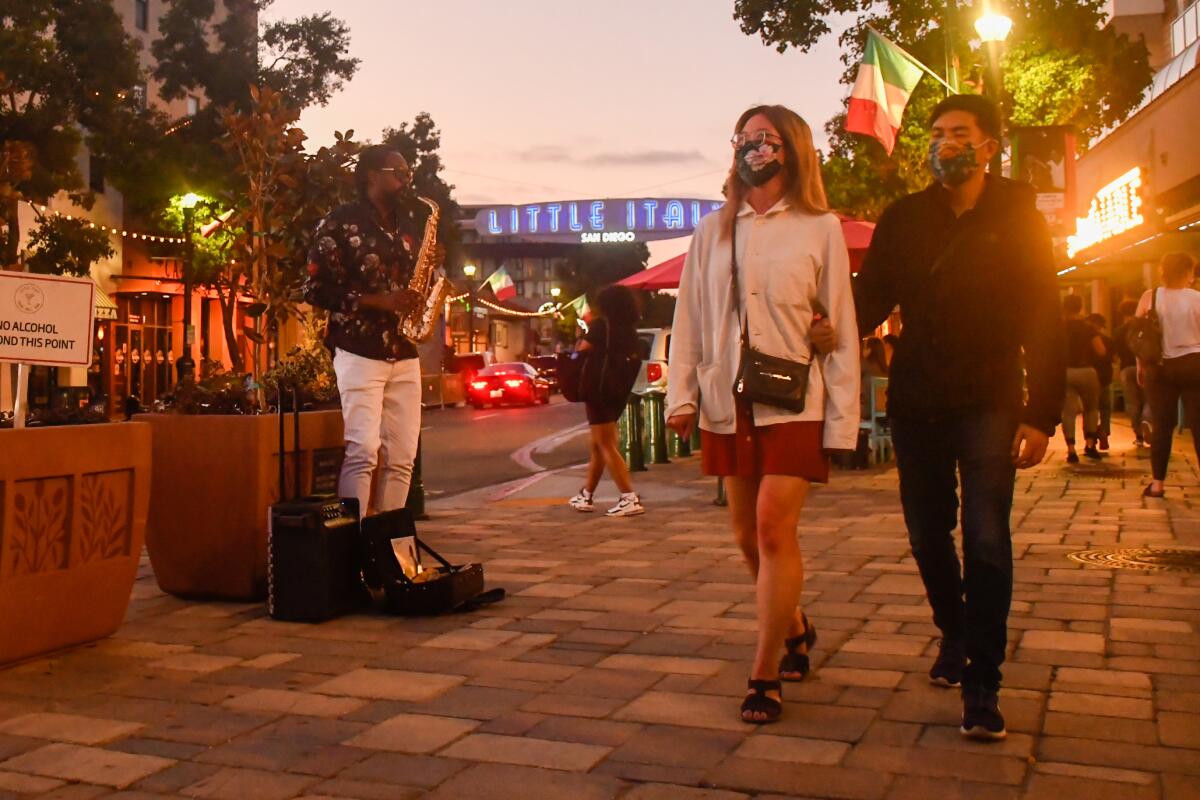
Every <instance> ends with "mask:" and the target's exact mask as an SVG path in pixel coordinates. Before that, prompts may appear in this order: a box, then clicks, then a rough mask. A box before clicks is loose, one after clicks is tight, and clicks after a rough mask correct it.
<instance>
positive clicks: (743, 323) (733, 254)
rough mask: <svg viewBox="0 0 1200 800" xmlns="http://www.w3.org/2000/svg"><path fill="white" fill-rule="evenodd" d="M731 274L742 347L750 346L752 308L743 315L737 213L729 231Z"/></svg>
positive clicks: (734, 309)
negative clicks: (739, 279)
mask: <svg viewBox="0 0 1200 800" xmlns="http://www.w3.org/2000/svg"><path fill="white" fill-rule="evenodd" d="M729 276H730V283H731V286H732V289H733V312H734V313H735V314H736V315H737V318H738V327H740V328H741V337H742V347H748V346H749V344H750V334H749V331H748V327H749V325H750V319H749V317H750V309H746V316H745V317H743V316H742V290H741V287H740V285H739V283H738V263H737V215H736V214H735V215H734V217H733V225H732V228H731V230H730V232H729Z"/></svg>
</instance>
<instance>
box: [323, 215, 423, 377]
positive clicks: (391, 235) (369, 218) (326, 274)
mask: <svg viewBox="0 0 1200 800" xmlns="http://www.w3.org/2000/svg"><path fill="white" fill-rule="evenodd" d="M414 202H415V201H414ZM414 202H403V203H402V204H401V205H400V207H399V209H398V210H397V224H396V229H395V230H394V231H389V230H387V229H385V227H384V225H383V224H382V222H381V221H380V218H379V213H378V212H377V211H376V210H375V207H374V206H373V205H371V203H370V202H369V201H367V200H360V201H357V202H354V203H347V204H346V205H344V206H341V207H339V208H337V209H335V210H334V211H333V212H332V213H331V214H329V216H327V217H325V219H323V220H321V224H320V225H318V226H317V231H316V235H315V237H314V241H313V246H312V251H311V252H310V253H309V257H308V279H307V281H306V283H305V288H304V295H305V298H306V299H307V300H308V302H310V303H312V304H313V305H314V306H317V307H319V308H324V309H326V310H328V311H329V330H328V332H327V334H326V336H325V344H326V345H327V346H328V347H329V348H330V349H331V350H333V349H334V348H338V349H341V350H346V351H347V352H350V353H354V354H355V355H360V356H363V357H365V358H374V359H377V360H380V361H399V360H401V359H405V358H416V356H417V349H416V347H415V346H414V345H413V343H412V342H410V341H408V340H407V339H405V338H404V337H403V336H401V335H400V333H399V330H398V327H399V324H400V319H399V315H397V314H396V313H394V312H391V311H383V310H381V309H375V308H360V307H359V305H358V301H359V298H361V297H362V296H363V295H368V294H376V293H380V292H394V291H398V290H400V289H404V288H406V287H407V286H408V282H409V280H410V279H411V278H412V274H413V267H414V265H415V263H416V256H417V248H418V247H419V243H420V239H421V235H422V233H423V232H424V224H425V217H426V216H427V214H425V213H422V212H421V210H419V209H418V208H417V207H416V205H415V204H414Z"/></svg>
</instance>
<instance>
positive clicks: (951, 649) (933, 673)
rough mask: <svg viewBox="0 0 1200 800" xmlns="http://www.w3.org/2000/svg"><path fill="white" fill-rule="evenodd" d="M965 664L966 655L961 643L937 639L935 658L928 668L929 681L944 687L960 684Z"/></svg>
mask: <svg viewBox="0 0 1200 800" xmlns="http://www.w3.org/2000/svg"><path fill="white" fill-rule="evenodd" d="M966 666H967V656H966V653H964V652H963V646H962V644H961V643H959V642H951V641H948V640H946V639H939V640H938V657H937V660H936V661H934V662H933V666H932V667H930V668H929V682H930V683H932V684H933V685H935V686H945V687H946V688H951V687H954V686H961V685H962V677H963V668H964V667H966Z"/></svg>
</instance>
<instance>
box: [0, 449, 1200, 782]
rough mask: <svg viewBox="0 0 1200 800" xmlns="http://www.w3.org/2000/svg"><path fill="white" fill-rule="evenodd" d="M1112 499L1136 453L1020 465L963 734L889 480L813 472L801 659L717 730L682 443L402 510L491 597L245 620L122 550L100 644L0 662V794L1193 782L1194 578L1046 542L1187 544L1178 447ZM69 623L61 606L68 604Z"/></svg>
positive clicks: (730, 700) (747, 615)
mask: <svg viewBox="0 0 1200 800" xmlns="http://www.w3.org/2000/svg"><path fill="white" fill-rule="evenodd" d="M1178 452H1179V453H1180V454H1181V455H1180V457H1177V458H1176V461H1175V464H1174V467H1175V470H1174V476H1175V477H1174V481H1173V483H1172V485H1170V486H1169V490H1170V495H1169V499H1168V500H1167V501H1148V502H1147V501H1143V500H1142V498H1141V497H1140V492H1141V489H1142V486H1143V482H1142V481H1143V479H1144V473H1145V470H1146V459H1145V455H1144V454H1141V455H1138V454H1135V453H1134V451H1133V449H1132V446H1131V444H1130V442H1129V438H1128V436H1125V437H1124V438H1121V437H1118V438H1117V441H1116V442H1115V443H1114V456H1113V458H1111V459H1109V460H1108V462H1107V463H1106V464H1105V465H1104V466H1103V467H1102V468H1093V467H1084V468H1082V469H1081V470H1079V471H1071V472H1068V470H1067V469H1066V468H1065V466H1063V464H1062V454H1061V453H1055V454H1053V456H1052V458H1051V460H1050V461H1049V462H1048V463H1047V464H1046V465H1043V466H1042V467H1040V468H1039V469H1037V470H1035V471H1033V472H1031V473H1027V474H1024V475H1023V476H1022V477H1021V479H1020V484H1019V488H1018V499H1017V506H1016V510H1015V515H1014V525H1015V537H1014V543H1015V549H1016V552H1017V555H1018V559H1019V560H1018V562H1017V569H1016V592H1015V603H1014V608H1013V615H1012V619H1011V623H1010V627H1011V643H1010V656H1011V659H1010V661H1009V663H1008V664H1007V666H1006V667H1005V677H1006V685H1005V689H1004V692H1003V694H1002V709H1003V710H1004V712H1005V714H1006V716H1007V718H1008V726H1009V731H1010V733H1009V737H1008V739H1007V741H1005V742H1003V743H999V744H992V745H985V744H978V743H969V742H965V741H963V740H962V739H961V738H960V736H959V734H958V731H957V723H958V714H959V700H958V696H957V693H956V692H953V691H949V690H940V689H937V688H934V687H931V686H930V685H929V684H928V682H927V680H926V677H925V673H926V670H927V669H928V666H929V663H930V659H931V657H932V653H933V652H934V650H935V637H936V633H937V632H936V630H935V628H934V627H933V626H932V624H931V623H930V621H929V612H928V610H927V608H926V605H925V602H924V598H923V596H922V589H921V585H920V582H919V579H918V578H917V575H916V568H915V566H914V564H913V562H912V560H911V558H910V556H909V554H908V547H907V542H906V539H905V534H904V526H903V522H902V520H901V516H900V513H899V505H898V500H897V497H896V478H895V473H894V471H892V470H878V471H872V472H868V473H849V474H847V473H841V474H837V475H835V479H834V482H833V483H832V484H831V485H830V486H828V487H824V488H821V489H819V490H817V491H815V492H814V494H813V496H812V500H811V501H810V504H809V507H808V508H807V510H806V511H805V514H804V517H803V520H802V526H801V527H802V532H801V538H802V542H803V547H804V551H805V554H806V560H807V564H806V566H807V570H808V583H807V585H806V588H805V600H806V608H807V610H808V613H809V615H810V616H811V617H812V619H813V620H814V622H815V624H816V625H817V627H818V629H819V631H820V641H819V642H818V645H817V648H816V653H815V659H814V662H815V670H814V672H813V674H812V675H811V676H810V680H808V681H806V682H805V683H803V684H800V685H787V687H786V690H785V693H786V700H787V708H786V711H785V716H784V719H783V721H782V722H780V723H779V724H777V725H773V726H768V727H764V728H758V729H756V728H752V727H751V726H748V725H743V724H742V723H740V722H739V721H738V717H737V708H738V703H739V699H738V698H739V697H740V695H741V694H742V693H743V691H744V686H745V679H746V676H747V670H748V668H749V661H750V657H751V652H752V643H753V639H754V632H753V631H754V622H753V611H754V609H753V591H752V587H751V585H750V582H749V580H748V576H747V575H746V573H745V570H744V568H743V567H742V565H741V564H740V562H739V558H738V554H737V552H736V551H735V549H734V547H733V545H732V542H731V540H730V536H729V534H728V529H727V526H726V523H725V517H724V511H723V510H722V509H717V508H714V507H713V506H712V505H711V503H710V502H709V501H710V500H711V496H712V488H713V487H712V483H711V481H709V480H701V479H700V478H699V476H698V474H697V472H696V465H695V462H696V459H690V460H689V461H687V462H682V463H675V464H672V465H669V466H658V467H654V468H653V469H652V470H651V471H650V472H649V473H641V474H639V475H638V476H637V477H638V478H639V479H640V481H639V486H640V488H642V489H643V490H644V495H645V496H646V498H647V499H648V503H649V507H650V511H649V512H648V513H647V514H646V516H644V517H641V518H632V519H624V520H609V519H605V518H603V517H602V516H601V515H592V516H585V515H579V514H575V513H574V512H572V511H570V510H569V509H567V508H566V507H564V506H562V505H561V504H559V503H555V504H554V505H551V503H553V502H554V498H555V497H556V496H557V497H559V498H560V499H561V498H565V496H566V495H567V494H570V493H571V491H573V489H574V488H575V483H576V482H577V480H578V478H577V475H576V474H571V473H568V474H567V475H566V476H565V477H564V476H561V475H556V476H551V477H549V478H547V479H546V480H545V481H541V482H539V483H538V484H535V485H532V486H530V487H527V488H525V489H523V490H521V491H515V492H513V493H511V494H509V495H508V496H507V497H506V499H503V500H499V501H497V502H492V503H490V504H487V505H484V506H482V507H478V508H462V507H459V508H456V507H455V505H454V503H449V504H445V505H444V506H443V507H442V510H440V511H439V512H438V513H437V516H436V518H435V519H434V520H433V521H432V522H430V523H427V524H426V526H425V529H424V530H425V531H426V533H427V535H428V536H429V538H430V539H431V540H432V541H433V542H434V543H435V544H436V545H437V546H438V547H440V548H442V549H444V550H446V551H450V552H453V553H455V554H458V555H460V556H463V557H467V556H470V557H473V558H481V559H483V560H484V561H485V562H486V564H487V570H488V574H489V578H490V579H491V582H492V583H495V584H500V585H503V586H506V587H507V588H508V589H509V590H510V592H511V593H512V596H511V598H510V599H508V600H507V601H506V602H504V603H502V604H500V605H497V606H494V607H492V608H490V609H487V610H485V611H482V612H478V613H475V614H471V615H463V616H452V617H443V618H437V619H420V620H404V619H394V618H388V617H383V616H357V617H351V618H345V619H340V620H336V621H333V622H329V623H326V624H323V625H315V626H308V625H296V624H283V623H276V622H273V621H271V620H270V619H269V618H267V617H266V616H265V612H264V608H263V607H262V606H260V605H231V604H220V603H207V604H202V603H189V602H184V601H181V600H178V599H175V598H172V597H168V596H164V595H162V594H161V593H159V592H158V590H157V588H156V586H155V584H154V582H153V577H152V576H151V575H150V574H149V573H148V570H147V571H144V574H143V576H142V578H141V579H139V582H138V584H137V586H136V588H135V600H134V603H133V607H132V609H131V611H130V614H129V618H128V620H127V622H126V624H125V626H124V627H123V628H122V629H121V630H120V632H119V633H118V634H117V635H116V636H115V637H113V638H112V639H109V640H107V641H104V642H101V643H98V644H96V645H94V646H90V647H84V648H80V649H77V650H74V651H71V652H68V653H65V654H62V655H59V656H56V657H53V658H47V659H42V660H38V661H34V662H31V663H27V664H24V665H19V666H16V667H13V668H9V669H8V670H4V671H0V797H10V796H11V797H24V796H27V795H28V796H44V797H61V798H93V797H122V798H151V797H161V796H163V795H178V796H186V797H200V798H229V799H230V800H244V799H246V798H251V799H253V800H259V799H262V800H271V799H272V798H291V797H311V798H315V797H344V798H389V800H390V799H391V798H410V797H422V796H428V797H432V798H480V799H481V800H487V798H530V799H531V800H539V799H540V798H547V799H549V798H556V799H557V798H570V799H571V800H576V799H578V800H590V799H591V798H596V799H597V800H599V799H600V798H618V797H619V798H624V799H625V800H650V799H652V798H663V799H667V798H672V799H673V798H680V799H681V800H691V799H693V798H694V799H695V800H700V799H701V798H713V799H714V800H718V799H719V800H725V799H727V798H728V799H730V800H732V798H739V797H746V796H756V797H763V798H766V797H784V796H786V797H837V798H866V799H867V800H873V799H875V798H938V800H942V799H945V798H960V797H961V798H972V800H990V799H991V798H1010V797H1033V798H1053V800H1067V799H1068V798H1096V799H1097V800H1099V799H1101V798H1130V799H1131V800H1142V799H1143V798H1144V799H1145V800H1151V798H1165V799H1166V800H1183V799H1184V798H1197V797H1200V680H1198V679H1197V675H1198V674H1200V636H1198V635H1197V626H1198V625H1200V575H1196V574H1191V573H1184V572H1160V573H1150V572H1137V571H1111V570H1104V569H1096V568H1088V567H1084V566H1082V565H1081V564H1078V563H1076V562H1073V561H1070V560H1068V559H1067V557H1066V556H1067V554H1068V553H1069V552H1072V551H1076V550H1082V549H1086V548H1093V547H1109V546H1130V547H1133V546H1142V545H1155V546H1170V545H1173V544H1176V545H1185V546H1186V545H1191V546H1196V545H1200V519H1198V517H1197V512H1196V511H1195V510H1193V502H1194V501H1195V500H1196V498H1197V496H1198V494H1197V490H1196V489H1195V488H1183V487H1184V485H1186V486H1188V487H1195V486H1196V485H1197V484H1198V483H1200V480H1198V476H1197V473H1196V469H1195V463H1194V459H1187V460H1186V461H1185V460H1184V458H1183V456H1182V453H1183V450H1182V448H1181V449H1179V450H1178ZM80 611H81V613H86V609H81V610H80Z"/></svg>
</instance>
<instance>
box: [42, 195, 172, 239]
mask: <svg viewBox="0 0 1200 800" xmlns="http://www.w3.org/2000/svg"><path fill="white" fill-rule="evenodd" d="M25 202H27V203H29V206H30V207H31V208H33V209H34V210H35V211H38V212H39V213H41V214H49V215H51V216H54V217H62V218H63V219H66V220H68V221H72V222H73V221H74V220H75V217H74V216H72V215H71V214H63V213H61V212H59V211H55V210H53V209H51V208H49V207H47V206H39V205H38V204H37V203H31V202H29V201H28V200H26V201H25ZM80 221H81V222H82V221H84V220H83V219H82V218H81V219H80ZM88 227H89V228H93V229H97V230H102V231H104V232H105V233H107V234H108V235H110V236H118V235H120V236H121V237H128V238H132V239H142V240H143V241H147V242H163V243H164V244H184V243H186V242H187V239H184V238H183V237H182V236H160V235H159V234H156V233H138V232H135V231H128V230H122V229H120V228H110V227H108V226H107V225H97V224H96V223H95V222H90V221H89V224H88Z"/></svg>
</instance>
